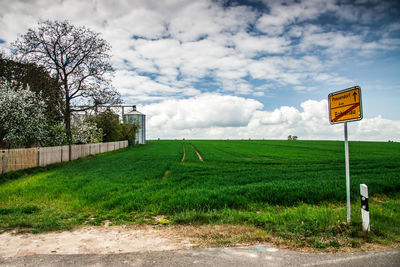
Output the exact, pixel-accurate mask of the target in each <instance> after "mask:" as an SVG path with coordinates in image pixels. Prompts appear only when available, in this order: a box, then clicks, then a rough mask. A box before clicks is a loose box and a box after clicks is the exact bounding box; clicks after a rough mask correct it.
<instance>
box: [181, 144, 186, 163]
mask: <svg viewBox="0 0 400 267" xmlns="http://www.w3.org/2000/svg"><path fill="white" fill-rule="evenodd" d="M182 147H183V156H182V160H181V162H184V161H185V157H186V147H185V144H182Z"/></svg>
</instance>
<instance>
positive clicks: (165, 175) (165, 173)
mask: <svg viewBox="0 0 400 267" xmlns="http://www.w3.org/2000/svg"><path fill="white" fill-rule="evenodd" d="M168 173H169V169H166V170H165V172H164V175H163V177H162V178H161V179H165V178H167V175H168Z"/></svg>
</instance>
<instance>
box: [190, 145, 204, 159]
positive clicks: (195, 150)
mask: <svg viewBox="0 0 400 267" xmlns="http://www.w3.org/2000/svg"><path fill="white" fill-rule="evenodd" d="M190 145H191V146H192V148H193V150H194V152H196V154H197V156H198V157H199V160H200V161H204V160H203V157H202V156H201V154H200V152H199V151H197V149H196V148H195V147H194V145H193V144H190Z"/></svg>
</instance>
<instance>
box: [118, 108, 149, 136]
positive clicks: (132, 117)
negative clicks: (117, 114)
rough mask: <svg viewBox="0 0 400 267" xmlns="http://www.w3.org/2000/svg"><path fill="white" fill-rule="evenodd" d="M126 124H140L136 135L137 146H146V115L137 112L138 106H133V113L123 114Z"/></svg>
mask: <svg viewBox="0 0 400 267" xmlns="http://www.w3.org/2000/svg"><path fill="white" fill-rule="evenodd" d="M122 120H123V121H124V123H127V124H133V123H134V122H135V121H138V122H139V125H140V128H139V130H138V132H137V133H136V139H135V144H146V115H144V114H143V113H140V112H139V111H137V110H136V106H132V111H130V112H128V113H125V114H122Z"/></svg>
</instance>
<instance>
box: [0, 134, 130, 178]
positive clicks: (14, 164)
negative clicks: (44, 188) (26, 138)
mask: <svg viewBox="0 0 400 267" xmlns="http://www.w3.org/2000/svg"><path fill="white" fill-rule="evenodd" d="M127 146H128V141H119V142H108V143H97V144H85V145H72V146H71V152H72V155H71V160H74V159H77V158H82V157H86V156H89V155H95V154H99V153H104V152H109V151H113V150H117V149H120V148H125V147H127ZM0 156H1V161H0V163H1V164H0V173H1V174H3V173H6V172H10V171H17V170H22V169H27V168H33V167H37V166H42V167H43V166H46V165H49V164H53V163H58V162H64V161H69V146H54V147H35V148H20V149H9V150H0Z"/></svg>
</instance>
